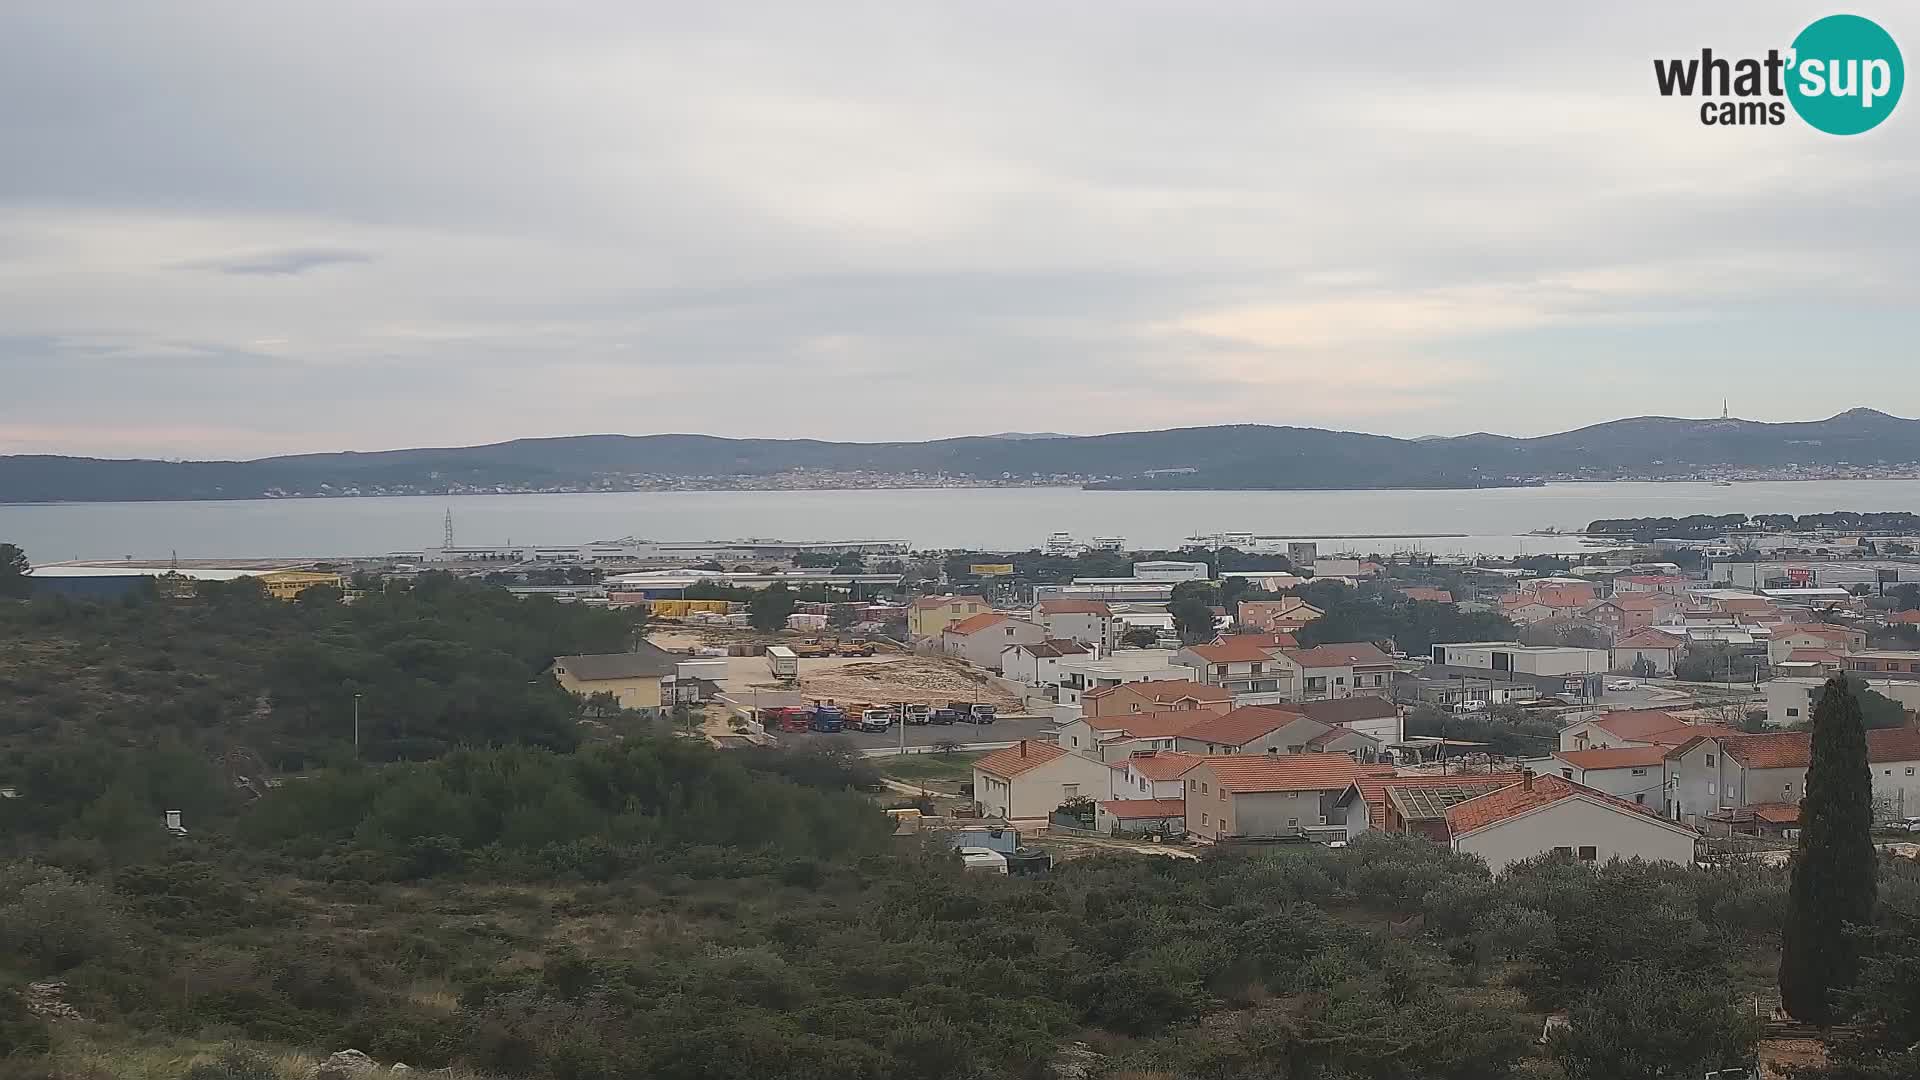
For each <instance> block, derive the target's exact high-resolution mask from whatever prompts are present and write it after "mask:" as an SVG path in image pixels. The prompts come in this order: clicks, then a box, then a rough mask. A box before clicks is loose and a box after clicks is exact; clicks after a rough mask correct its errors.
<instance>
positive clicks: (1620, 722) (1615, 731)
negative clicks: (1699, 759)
mask: <svg viewBox="0 0 1920 1080" xmlns="http://www.w3.org/2000/svg"><path fill="white" fill-rule="evenodd" d="M1590 719H1591V720H1592V722H1593V725H1594V726H1595V727H1598V728H1600V729H1601V730H1603V731H1605V732H1607V733H1608V734H1610V735H1612V736H1614V737H1615V738H1620V739H1627V740H1629V741H1632V742H1639V743H1651V744H1653V745H1655V746H1679V745H1681V744H1683V743H1685V742H1687V741H1688V740H1690V739H1694V738H1698V737H1700V736H1703V735H1704V736H1710V737H1711V736H1719V735H1737V734H1739V732H1736V731H1735V730H1734V729H1732V728H1730V727H1724V726H1722V725H1719V724H1689V723H1687V722H1686V721H1685V720H1682V719H1680V718H1679V717H1677V716H1674V715H1673V714H1672V713H1668V712H1663V711H1661V710H1659V709H1621V710H1619V711H1617V712H1610V713H1602V714H1601V715H1599V716H1595V717H1591V718H1590Z"/></svg>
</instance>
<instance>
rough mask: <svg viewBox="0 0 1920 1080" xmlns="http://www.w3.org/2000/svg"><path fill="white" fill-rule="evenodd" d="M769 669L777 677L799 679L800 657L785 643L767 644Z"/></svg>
mask: <svg viewBox="0 0 1920 1080" xmlns="http://www.w3.org/2000/svg"><path fill="white" fill-rule="evenodd" d="M767 670H768V671H770V672H772V673H773V677H774V678H776V679H798V678H799V677H800V658H799V657H798V656H795V655H794V653H793V650H792V649H789V648H787V647H786V646H785V645H769V646H767Z"/></svg>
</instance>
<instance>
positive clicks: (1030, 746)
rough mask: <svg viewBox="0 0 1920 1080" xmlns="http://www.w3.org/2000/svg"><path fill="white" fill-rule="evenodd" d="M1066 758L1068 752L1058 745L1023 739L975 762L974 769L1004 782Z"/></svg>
mask: <svg viewBox="0 0 1920 1080" xmlns="http://www.w3.org/2000/svg"><path fill="white" fill-rule="evenodd" d="M1066 756H1067V752H1066V750H1064V749H1063V748H1061V746H1060V745H1059V744H1058V743H1050V742H1034V741H1033V740H1031V739H1021V740H1020V741H1019V742H1018V743H1016V744H1014V745H1013V746H1009V747H1006V748H1005V749H1002V750H995V751H994V752H993V753H991V754H988V755H987V756H986V757H983V758H981V759H980V760H978V761H976V762H974V763H973V767H974V768H976V769H979V770H980V771H981V772H985V773H992V774H993V775H995V776H998V777H1000V778H1001V779H1003V780H1011V779H1013V778H1014V777H1016V776H1019V775H1020V774H1021V773H1024V772H1027V771H1029V770H1031V769H1037V768H1039V767H1040V766H1042V765H1045V764H1046V763H1048V762H1050V761H1058V760H1059V759H1061V758H1063V757H1066Z"/></svg>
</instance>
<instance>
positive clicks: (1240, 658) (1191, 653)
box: [1173, 634, 1297, 701]
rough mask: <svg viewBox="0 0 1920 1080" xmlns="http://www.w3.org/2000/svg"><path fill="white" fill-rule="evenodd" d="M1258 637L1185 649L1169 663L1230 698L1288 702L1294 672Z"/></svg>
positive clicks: (1224, 639) (1236, 636) (1237, 636)
mask: <svg viewBox="0 0 1920 1080" xmlns="http://www.w3.org/2000/svg"><path fill="white" fill-rule="evenodd" d="M1267 641H1268V639H1267V638H1266V637H1265V636H1264V635H1261V634H1233V635H1230V636H1227V637H1222V638H1217V639H1215V640H1214V641H1213V643H1212V644H1208V645H1189V646H1187V647H1186V648H1184V649H1181V650H1180V651H1179V652H1176V653H1174V654H1173V662H1174V663H1176V664H1184V665H1186V666H1187V667H1190V668H1192V669H1193V670H1194V672H1195V678H1197V679H1198V680H1199V681H1200V682H1203V683H1206V684H1207V685H1209V686H1217V687H1220V688H1221V689H1223V690H1227V691H1230V692H1232V693H1234V694H1269V695H1273V700H1276V701H1280V700H1288V699H1290V698H1291V697H1292V695H1293V694H1294V692H1295V687H1296V686H1297V684H1296V683H1295V682H1294V670H1293V668H1292V666H1291V665H1290V664H1288V663H1287V662H1286V661H1284V660H1281V659H1280V658H1279V657H1280V651H1279V650H1277V649H1275V648H1274V647H1273V646H1271V645H1269V644H1268V643H1267Z"/></svg>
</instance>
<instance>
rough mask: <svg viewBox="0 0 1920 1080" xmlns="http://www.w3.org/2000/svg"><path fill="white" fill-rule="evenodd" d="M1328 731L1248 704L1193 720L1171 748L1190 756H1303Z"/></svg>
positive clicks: (1304, 719)
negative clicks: (1228, 711) (1223, 714)
mask: <svg viewBox="0 0 1920 1080" xmlns="http://www.w3.org/2000/svg"><path fill="white" fill-rule="evenodd" d="M1328 730H1330V728H1329V726H1328V725H1326V724H1322V723H1320V722H1319V721H1317V720H1310V719H1308V718H1307V717H1305V716H1302V715H1301V714H1299V713H1297V712H1289V711H1287V710H1285V709H1279V708H1272V707H1268V706H1259V705H1250V706H1247V707H1244V708H1239V709H1235V710H1233V711H1232V712H1230V713H1228V714H1226V715H1225V716H1210V717H1207V718H1205V719H1202V720H1197V721H1195V722H1194V723H1193V724H1191V725H1189V726H1188V727H1187V728H1185V729H1184V730H1182V731H1181V732H1180V733H1179V734H1178V735H1177V736H1176V737H1175V739H1174V743H1173V745H1174V749H1176V750H1181V751H1185V752H1186V753H1189V754H1206V755H1214V754H1220V755H1224V754H1304V753H1307V752H1308V745H1307V744H1308V743H1310V742H1312V741H1313V740H1314V739H1315V738H1316V737H1317V736H1320V735H1323V734H1325V733H1326V732H1327V731H1328Z"/></svg>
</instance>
